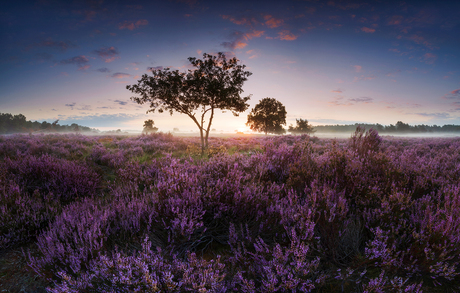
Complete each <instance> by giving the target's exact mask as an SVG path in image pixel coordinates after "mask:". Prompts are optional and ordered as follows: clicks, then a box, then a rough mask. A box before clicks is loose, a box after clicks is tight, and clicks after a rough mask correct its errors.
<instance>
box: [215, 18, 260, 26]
mask: <svg viewBox="0 0 460 293" xmlns="http://www.w3.org/2000/svg"><path fill="white" fill-rule="evenodd" d="M221 17H222V18H223V19H228V20H230V21H231V22H233V23H234V24H237V25H245V26H249V27H254V26H255V25H257V24H259V21H257V19H255V18H254V17H240V18H235V17H232V16H230V15H221Z"/></svg>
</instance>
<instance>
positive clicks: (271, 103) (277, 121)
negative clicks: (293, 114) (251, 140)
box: [246, 98, 286, 134]
mask: <svg viewBox="0 0 460 293" xmlns="http://www.w3.org/2000/svg"><path fill="white" fill-rule="evenodd" d="M246 125H247V126H249V127H250V128H251V130H253V131H258V132H265V134H267V133H274V134H283V133H285V132H286V130H285V129H284V128H283V126H282V125H286V109H285V107H284V106H283V104H281V102H279V101H277V100H276V99H274V98H264V99H262V100H260V101H259V103H258V104H257V105H256V106H255V107H254V108H253V109H252V110H251V113H249V115H248V122H246Z"/></svg>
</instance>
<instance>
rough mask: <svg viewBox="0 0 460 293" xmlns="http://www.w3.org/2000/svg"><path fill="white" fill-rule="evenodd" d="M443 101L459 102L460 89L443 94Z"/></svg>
mask: <svg viewBox="0 0 460 293" xmlns="http://www.w3.org/2000/svg"><path fill="white" fill-rule="evenodd" d="M442 98H443V99H448V100H457V99H458V100H460V88H459V89H456V90H453V91H451V92H449V93H448V94H445V95H444V96H442Z"/></svg>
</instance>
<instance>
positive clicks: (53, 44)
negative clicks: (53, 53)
mask: <svg viewBox="0 0 460 293" xmlns="http://www.w3.org/2000/svg"><path fill="white" fill-rule="evenodd" d="M37 47H48V48H53V49H58V50H60V51H62V52H65V51H67V50H68V49H70V48H76V47H77V46H76V45H75V44H74V43H72V42H70V41H53V39H51V38H48V39H46V40H44V41H41V42H39V43H34V44H31V45H29V46H27V48H26V50H30V49H32V48H37Z"/></svg>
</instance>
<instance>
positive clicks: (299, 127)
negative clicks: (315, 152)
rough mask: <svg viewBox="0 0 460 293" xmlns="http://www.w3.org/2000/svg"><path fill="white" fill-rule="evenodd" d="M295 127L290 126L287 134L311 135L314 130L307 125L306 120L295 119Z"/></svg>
mask: <svg viewBox="0 0 460 293" xmlns="http://www.w3.org/2000/svg"><path fill="white" fill-rule="evenodd" d="M295 122H296V126H295V127H294V126H292V124H291V125H290V126H289V132H290V133H294V134H297V133H299V134H302V133H313V132H315V131H316V130H314V129H313V126H312V125H311V124H308V120H307V119H302V118H300V119H296V120H295Z"/></svg>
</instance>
